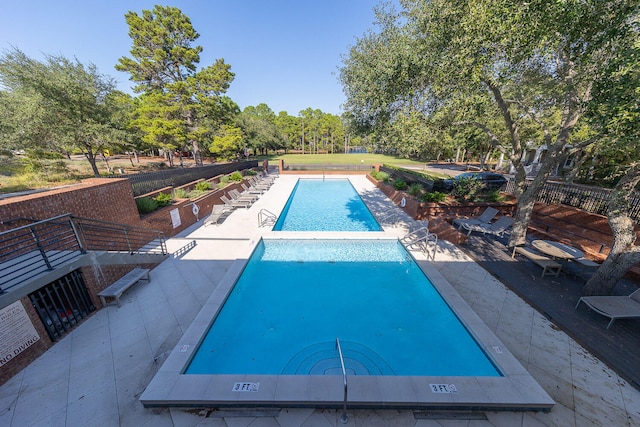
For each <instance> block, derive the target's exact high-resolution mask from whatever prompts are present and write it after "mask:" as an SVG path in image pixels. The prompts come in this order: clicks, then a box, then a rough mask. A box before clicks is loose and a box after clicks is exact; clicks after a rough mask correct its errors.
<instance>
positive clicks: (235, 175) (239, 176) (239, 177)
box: [229, 171, 242, 182]
mask: <svg viewBox="0 0 640 427" xmlns="http://www.w3.org/2000/svg"><path fill="white" fill-rule="evenodd" d="M229 179H230V180H231V181H235V182H240V181H242V174H241V173H240V172H238V171H235V172H234V173H232V174H231V175H229Z"/></svg>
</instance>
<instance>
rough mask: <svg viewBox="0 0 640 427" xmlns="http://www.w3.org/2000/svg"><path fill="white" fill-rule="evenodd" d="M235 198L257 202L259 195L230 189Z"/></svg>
mask: <svg viewBox="0 0 640 427" xmlns="http://www.w3.org/2000/svg"><path fill="white" fill-rule="evenodd" d="M227 194H228V195H229V196H230V197H231V198H232V199H233V200H243V201H247V202H251V203H253V202H255V201H256V200H258V195H256V194H248V193H240V192H239V191H238V190H229V193H227Z"/></svg>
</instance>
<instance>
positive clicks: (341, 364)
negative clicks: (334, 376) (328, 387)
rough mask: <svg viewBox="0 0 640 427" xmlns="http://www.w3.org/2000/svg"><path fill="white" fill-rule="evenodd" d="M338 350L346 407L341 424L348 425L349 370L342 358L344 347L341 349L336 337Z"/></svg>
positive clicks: (341, 416) (343, 410) (343, 409)
mask: <svg viewBox="0 0 640 427" xmlns="http://www.w3.org/2000/svg"><path fill="white" fill-rule="evenodd" d="M336 348H337V349H338V355H339V356H340V366H341V367H342V382H343V384H344V406H343V408H342V415H340V422H341V423H342V424H346V423H347V421H349V418H348V417H347V370H346V369H345V367H344V357H342V347H340V340H339V339H338V338H337V337H336Z"/></svg>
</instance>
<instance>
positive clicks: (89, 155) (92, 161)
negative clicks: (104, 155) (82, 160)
mask: <svg viewBox="0 0 640 427" xmlns="http://www.w3.org/2000/svg"><path fill="white" fill-rule="evenodd" d="M84 156H85V157H86V158H87V160H88V161H89V164H90V165H91V170H92V171H93V176H95V177H96V178H100V171H99V170H98V165H96V155H95V154H94V152H93V151H91V149H89V148H87V150H86V151H85V152H84Z"/></svg>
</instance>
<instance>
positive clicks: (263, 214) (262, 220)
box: [258, 208, 278, 227]
mask: <svg viewBox="0 0 640 427" xmlns="http://www.w3.org/2000/svg"><path fill="white" fill-rule="evenodd" d="M276 222H278V216H277V215H276V214H274V213H273V212H269V211H268V210H267V209H264V208H263V209H260V212H258V227H266V226H268V225H275V224H276Z"/></svg>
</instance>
